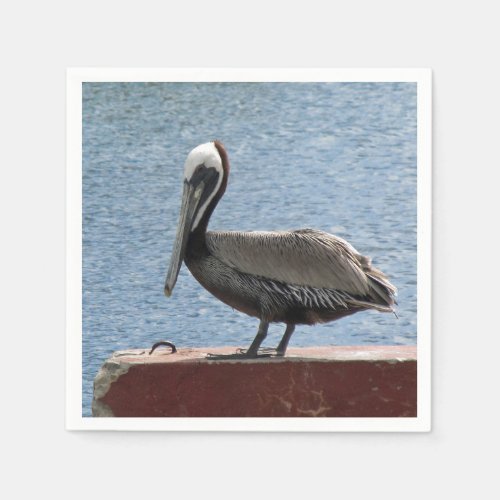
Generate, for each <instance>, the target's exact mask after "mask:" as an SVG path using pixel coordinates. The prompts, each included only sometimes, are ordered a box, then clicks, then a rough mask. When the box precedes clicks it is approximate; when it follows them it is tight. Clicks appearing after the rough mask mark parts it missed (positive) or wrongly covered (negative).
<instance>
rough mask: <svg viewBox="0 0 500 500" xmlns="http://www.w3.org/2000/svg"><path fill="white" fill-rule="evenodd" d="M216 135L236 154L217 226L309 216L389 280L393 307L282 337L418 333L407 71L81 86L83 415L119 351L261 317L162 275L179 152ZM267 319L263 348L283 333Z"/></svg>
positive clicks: (226, 335)
mask: <svg viewBox="0 0 500 500" xmlns="http://www.w3.org/2000/svg"><path fill="white" fill-rule="evenodd" d="M213 139H220V140H221V141H222V142H223V143H224V144H225V146H226V148H227V150H228V153H229V158H230V162H231V175H230V177H229V184H228V189H227V191H226V194H225V196H224V198H223V199H222V201H221V202H220V203H219V205H218V207H217V209H216V211H215V213H214V215H213V217H212V220H211V223H210V228H211V229H228V230H231V229H232V230H273V229H296V228H301V227H314V228H318V229H322V230H324V231H328V232H332V233H335V234H337V235H338V236H341V237H343V238H345V239H347V240H348V241H350V242H351V244H353V245H354V247H355V248H356V249H357V250H358V251H360V252H361V253H363V254H364V255H369V256H371V257H372V258H373V261H374V264H375V265H376V266H377V267H379V268H380V269H382V270H383V271H384V272H385V273H386V274H388V276H389V277H390V278H391V281H392V282H393V283H394V284H395V285H396V286H397V287H398V289H399V295H398V302H399V307H398V316H399V319H396V318H395V317H394V315H392V314H382V313H377V312H363V313H358V314H355V315H353V316H350V317H348V318H344V319H342V320H340V321H338V322H334V323H329V324H326V325H318V326H314V327H310V326H298V327H297V330H296V332H295V333H294V335H293V337H292V340H291V342H290V345H291V346H308V345H330V344H337V345H362V344H365V345H366V344H392V345H400V344H415V343H416V332H417V327H416V312H417V302H416V84H412V83H372V84H370V83H315V84H310V83H294V84H287V83H269V84H262V83H260V84H259V83H221V84H218V83H152V84H145V83H85V84H83V375H84V380H83V415H84V416H90V415H91V409H90V403H91V399H92V383H93V379H94V377H95V375H96V373H97V371H98V369H99V367H100V366H101V364H102V363H103V362H104V360H105V359H106V358H107V357H108V356H109V355H110V354H111V353H112V352H113V351H116V350H119V349H128V348H139V347H141V348H142V347H148V346H150V345H152V344H153V343H154V342H156V341H157V340H161V339H168V340H171V341H173V342H174V343H175V344H176V345H177V346H178V347H189V346H222V345H234V346H242V347H243V346H244V347H247V346H248V345H249V344H250V342H251V341H252V339H253V337H254V335H255V333H256V330H257V323H258V321H257V320H256V319H254V318H250V317H247V316H245V315H243V314H240V313H238V312H236V311H233V310H232V309H231V308H229V307H227V306H225V305H224V304H222V303H221V302H219V301H218V300H216V299H215V298H213V297H212V296H211V295H210V294H209V293H208V292H206V291H205V290H204V289H203V288H202V287H201V286H200V285H199V284H198V283H197V282H196V281H195V280H194V278H193V277H191V276H190V274H189V271H188V270H187V269H186V268H185V266H183V268H182V270H181V272H180V275H179V279H178V282H177V285H176V288H175V290H174V293H173V296H172V297H171V298H170V299H166V298H165V296H164V295H163V284H164V279H165V275H166V271H167V267H168V261H169V257H170V252H171V249H172V243H173V239H174V235H175V230H176V224H177V218H178V212H179V207H180V199H181V191H182V175H183V165H184V161H185V158H186V155H187V154H188V152H189V151H190V150H191V149H192V148H193V147H195V146H197V145H198V144H201V143H203V142H207V141H209V140H213ZM283 328H284V327H283V326H282V325H273V326H272V327H271V328H270V334H269V337H268V339H266V342H265V344H264V345H265V346H273V347H274V346H276V345H277V344H278V342H279V339H280V336H281V333H282V332H283Z"/></svg>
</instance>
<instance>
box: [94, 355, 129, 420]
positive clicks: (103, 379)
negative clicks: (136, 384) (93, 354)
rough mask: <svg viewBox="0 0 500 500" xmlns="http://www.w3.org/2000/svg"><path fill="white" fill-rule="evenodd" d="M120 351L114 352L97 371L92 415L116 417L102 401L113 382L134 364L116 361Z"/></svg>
mask: <svg viewBox="0 0 500 500" xmlns="http://www.w3.org/2000/svg"><path fill="white" fill-rule="evenodd" d="M117 354H118V356H119V352H115V353H113V355H112V357H111V358H110V359H109V360H107V361H106V362H105V363H104V364H103V365H102V366H101V368H100V369H99V371H98V372H97V375H96V377H95V379H94V396H93V398H92V415H93V416H94V417H114V416H115V415H114V414H113V411H112V410H111V408H110V407H109V406H108V405H107V404H105V403H103V402H102V399H103V398H104V396H106V394H107V393H108V391H109V388H110V387H111V384H112V383H113V382H116V381H117V380H118V379H119V378H120V377H121V376H122V375H125V374H126V373H127V372H128V371H129V370H130V367H131V366H132V363H127V362H125V361H123V360H121V361H115V360H114V358H115V357H116V355H117Z"/></svg>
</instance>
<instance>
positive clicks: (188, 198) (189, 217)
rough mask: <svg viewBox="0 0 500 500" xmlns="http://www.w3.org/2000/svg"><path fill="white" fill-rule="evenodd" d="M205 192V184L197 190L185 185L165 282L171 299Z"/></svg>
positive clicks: (201, 184)
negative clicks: (194, 220) (197, 210)
mask: <svg viewBox="0 0 500 500" xmlns="http://www.w3.org/2000/svg"><path fill="white" fill-rule="evenodd" d="M202 192H203V183H200V185H198V186H197V187H196V188H195V187H194V186H192V185H191V184H189V183H188V182H185V183H184V191H183V193H182V204H181V213H180V216H179V224H178V226H177V235H176V237H175V243H174V249H173V252H172V257H171V259H170V267H169V268H168V273H167V278H166V280H165V295H166V296H167V297H170V295H172V290H173V289H174V286H175V283H176V281H177V276H178V275H179V271H180V268H181V265H182V261H183V259H184V254H185V252H186V245H187V242H188V239H189V233H190V231H191V227H192V225H193V219H194V216H195V214H196V209H197V207H198V204H199V202H200V198H201V194H202Z"/></svg>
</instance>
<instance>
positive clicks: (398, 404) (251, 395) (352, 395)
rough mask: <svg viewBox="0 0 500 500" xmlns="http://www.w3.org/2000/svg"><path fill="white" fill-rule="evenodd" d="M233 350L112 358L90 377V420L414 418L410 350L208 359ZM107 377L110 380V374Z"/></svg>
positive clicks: (138, 353)
mask: <svg viewBox="0 0 500 500" xmlns="http://www.w3.org/2000/svg"><path fill="white" fill-rule="evenodd" d="M230 351H231V352H234V348H222V349H220V348H214V349H183V350H180V351H179V352H178V353H176V354H169V353H168V350H165V351H160V350H159V351H155V353H154V354H153V355H151V356H149V355H148V354H147V353H146V352H145V351H134V352H131V353H129V354H127V353H125V354H124V353H116V354H115V356H114V357H113V358H111V359H110V360H109V361H108V362H107V363H106V364H105V365H104V366H103V369H102V370H101V372H100V373H99V375H98V377H96V383H95V393H94V416H116V417H415V416H416V415H417V361H416V348H415V347H414V346H405V347H395V346H386V347H370V348H366V347H322V348H303V349H289V351H288V353H287V357H285V358H281V359H280V358H272V359H269V358H264V359H257V360H209V359H206V353H207V352H212V353H217V354H223V353H228V352H230ZM110 374H111V377H110Z"/></svg>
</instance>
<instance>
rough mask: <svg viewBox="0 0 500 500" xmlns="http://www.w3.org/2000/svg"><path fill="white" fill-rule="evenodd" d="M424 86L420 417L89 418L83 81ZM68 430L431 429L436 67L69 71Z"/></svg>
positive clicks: (419, 288)
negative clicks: (85, 399) (85, 393)
mask: <svg viewBox="0 0 500 500" xmlns="http://www.w3.org/2000/svg"><path fill="white" fill-rule="evenodd" d="M183 81H185V82H187V81H189V82H192V81H204V82H218V81H231V82H238V81H246V82H249V81H251V82H266V81H272V82H316V81H320V82H416V83H417V96H418V97H417V99H418V101H417V117H418V123H417V127H418V132H417V155H418V156H417V161H418V167H417V169H418V184H417V200H418V209H417V210H418V212H417V223H418V229H417V232H418V234H417V244H418V255H417V283H418V285H417V300H418V313H417V321H418V325H417V327H418V347H417V352H418V376H417V383H418V388H417V408H418V417H416V418H334V417H332V418H318V419H311V418H91V417H82V415H81V413H82V244H81V236H82V83H83V82H183ZM66 144H67V155H66V158H67V169H66V171H67V179H66V190H67V198H66V199H67V209H66V214H67V220H66V232H67V233H66V234H67V239H66V251H67V255H66V287H67V288H66V290H67V291H66V300H67V304H66V372H67V373H66V428H67V429H69V430H134V431H138V430H145V431H285V432H288V431H299V432H304V431H307V432H325V431H328V432H331V431H356V432H359V431H362V432H372V431H386V432H404V431H416V432H426V431H430V430H431V234H432V229H431V223H432V220H431V202H432V170H431V167H432V73H431V70H430V69H421V68H419V69H357V68H356V69H350V68H342V69H341V68H339V69H326V68H318V69H299V68H286V69H285V68H282V69H255V68H237V69H228V68H175V69H174V68H170V69H159V68H150V69H145V68H131V69H126V68H71V69H68V70H67V143H66Z"/></svg>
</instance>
